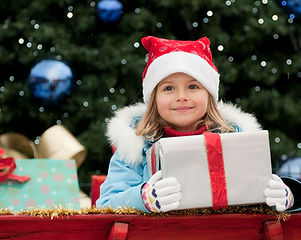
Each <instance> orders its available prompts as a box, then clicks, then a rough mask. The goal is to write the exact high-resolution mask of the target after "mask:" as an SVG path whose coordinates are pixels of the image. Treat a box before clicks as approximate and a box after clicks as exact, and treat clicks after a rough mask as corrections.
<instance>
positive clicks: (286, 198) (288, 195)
mask: <svg viewBox="0 0 301 240" xmlns="http://www.w3.org/2000/svg"><path fill="white" fill-rule="evenodd" d="M264 194H265V196H266V204H267V205H269V206H276V210H277V211H279V212H283V211H285V210H286V209H288V208H290V207H292V206H293V205H294V196H293V193H292V192H291V190H290V189H289V187H288V186H286V185H285V184H284V182H283V181H282V180H281V178H280V177H278V176H277V175H275V174H273V175H272V179H271V180H270V181H269V184H268V187H267V188H266V189H265V190H264Z"/></svg>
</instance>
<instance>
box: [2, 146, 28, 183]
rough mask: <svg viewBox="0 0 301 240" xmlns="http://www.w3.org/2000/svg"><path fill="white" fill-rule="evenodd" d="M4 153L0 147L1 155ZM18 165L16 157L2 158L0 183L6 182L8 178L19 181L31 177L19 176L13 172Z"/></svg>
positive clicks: (24, 180)
mask: <svg viewBox="0 0 301 240" xmlns="http://www.w3.org/2000/svg"><path fill="white" fill-rule="evenodd" d="M3 154H4V151H3V150H2V149H0V157H1V156H2V155H3ZM16 167H17V165H16V163H15V159H14V158H12V157H8V158H2V159H0V184H1V183H3V182H5V181H6V180H7V179H10V180H13V181H17V182H26V181H28V180H29V179H30V177H27V176H19V175H16V174H13V172H14V170H15V169H16Z"/></svg>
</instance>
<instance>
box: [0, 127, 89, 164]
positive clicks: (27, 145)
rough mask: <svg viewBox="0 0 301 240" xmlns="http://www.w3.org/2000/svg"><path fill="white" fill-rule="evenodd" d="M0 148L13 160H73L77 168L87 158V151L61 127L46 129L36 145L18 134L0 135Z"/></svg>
mask: <svg viewBox="0 0 301 240" xmlns="http://www.w3.org/2000/svg"><path fill="white" fill-rule="evenodd" d="M0 148H2V149H4V150H5V152H6V155H7V156H11V157H13V158H15V159H29V158H49V159H61V160H65V159H74V160H75V161H76V166H77V168H78V167H79V166H80V165H81V164H82V163H83V162H84V160H85V158H86V156H87V149H86V148H85V147H84V146H83V145H82V144H81V143H80V142H79V141H78V140H77V139H76V138H75V137H74V136H73V135H72V134H71V133H70V132H69V130H68V129H66V128H65V127H64V126H62V125H54V126H52V127H50V128H48V129H47V130H46V131H45V132H44V133H43V134H42V135H41V137H40V141H39V144H37V145H36V144H34V143H33V142H32V141H31V140H30V139H28V138H27V137H26V136H24V135H23V134H20V133H14V132H9V133H4V134H1V135H0Z"/></svg>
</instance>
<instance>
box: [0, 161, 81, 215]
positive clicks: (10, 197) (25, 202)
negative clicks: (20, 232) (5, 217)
mask: <svg viewBox="0 0 301 240" xmlns="http://www.w3.org/2000/svg"><path fill="white" fill-rule="evenodd" d="M15 162H16V165H17V168H16V170H15V171H14V174H17V175H22V176H28V177H30V180H29V181H27V182H24V183H18V182H15V181H12V180H9V179H8V180H6V182H4V183H2V184H1V185H0V209H1V208H7V209H9V210H12V211H20V210H24V209H29V208H41V209H47V208H53V207H64V208H69V209H78V210H79V209H80V204H79V197H80V196H79V185H78V178H77V169H76V163H75V161H74V160H71V159H70V160H52V159H22V160H15Z"/></svg>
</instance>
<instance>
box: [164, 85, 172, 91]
mask: <svg viewBox="0 0 301 240" xmlns="http://www.w3.org/2000/svg"><path fill="white" fill-rule="evenodd" d="M171 90H173V87H172V86H166V87H165V88H164V91H171Z"/></svg>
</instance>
